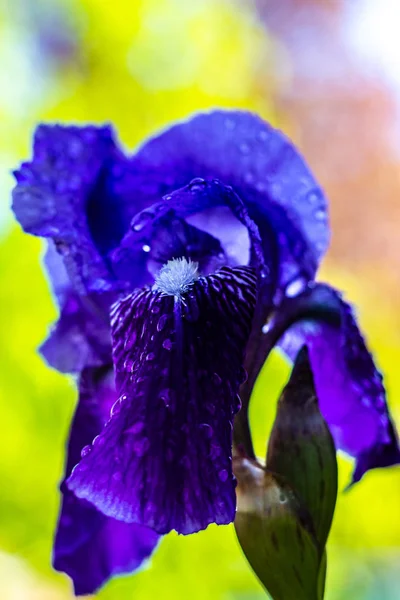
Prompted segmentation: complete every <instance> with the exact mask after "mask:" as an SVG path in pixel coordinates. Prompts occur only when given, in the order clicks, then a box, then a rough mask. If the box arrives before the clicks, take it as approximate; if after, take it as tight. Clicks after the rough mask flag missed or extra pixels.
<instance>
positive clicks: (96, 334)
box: [40, 241, 115, 373]
mask: <svg viewBox="0 0 400 600" xmlns="http://www.w3.org/2000/svg"><path fill="white" fill-rule="evenodd" d="M44 263H45V267H46V270H47V272H48V274H49V276H50V281H51V283H52V287H53V291H54V294H55V296H56V299H57V303H58V304H59V307H60V315H59V319H58V321H57V322H56V324H55V325H54V326H53V328H52V330H51V331H50V335H49V337H48V338H47V340H46V341H45V342H44V343H43V344H42V345H41V347H40V352H41V354H42V356H43V357H44V359H45V360H46V361H47V363H48V364H49V365H50V366H52V367H53V368H54V369H57V370H58V371H61V372H62V373H79V372H80V371H82V369H84V368H85V367H90V366H92V367H95V366H101V365H104V364H108V363H110V356H111V335H110V328H109V319H108V310H109V305H110V303H111V302H112V298H113V295H112V294H110V293H102V294H94V293H92V294H88V295H86V296H79V295H78V294H77V293H76V292H75V290H74V289H73V287H72V285H71V283H70V281H69V279H68V275H67V272H66V270H65V267H64V264H63V260H62V258H61V256H60V255H59V254H58V252H57V251H56V249H55V247H54V244H53V243H52V242H51V241H50V243H49V246H48V249H47V252H46V255H45V259H44ZM114 299H115V297H114Z"/></svg>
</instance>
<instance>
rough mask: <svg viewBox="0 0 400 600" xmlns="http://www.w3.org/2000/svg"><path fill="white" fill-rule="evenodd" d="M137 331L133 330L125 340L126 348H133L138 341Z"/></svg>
mask: <svg viewBox="0 0 400 600" xmlns="http://www.w3.org/2000/svg"><path fill="white" fill-rule="evenodd" d="M136 337H137V336H136V331H132V333H131V334H130V335H129V336H128V337H127V338H126V340H125V342H124V350H131V349H132V348H133V346H134V345H135V342H136Z"/></svg>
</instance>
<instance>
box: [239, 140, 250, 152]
mask: <svg viewBox="0 0 400 600" xmlns="http://www.w3.org/2000/svg"><path fill="white" fill-rule="evenodd" d="M239 148H240V152H241V153H242V154H248V153H249V152H250V146H249V144H247V143H246V142H242V143H241V144H240V146H239Z"/></svg>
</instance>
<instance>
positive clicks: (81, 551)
mask: <svg viewBox="0 0 400 600" xmlns="http://www.w3.org/2000/svg"><path fill="white" fill-rule="evenodd" d="M79 387H80V398H79V404H78V408H77V410H76V413H75V416H74V419H73V422H72V427H71V433H70V438H69V443H68V459H67V465H66V472H65V477H66V478H67V477H69V475H70V473H71V470H72V468H73V466H74V465H75V464H76V463H77V462H78V461H79V460H80V457H81V451H82V449H83V452H85V448H87V444H90V443H91V441H92V440H93V437H94V436H95V435H97V434H98V433H99V432H100V431H101V429H102V427H103V425H104V423H105V421H106V419H107V416H108V414H109V410H110V406H111V405H112V403H113V401H114V400H115V399H116V394H115V389H113V386H112V372H110V370H109V369H107V368H106V369H86V370H85V371H83V373H82V375H81V378H80V386H79ZM61 490H62V494H63V500H62V506H61V511H60V515H59V521H58V525H57V532H56V537H55V542H54V550H53V564H54V568H55V569H57V570H58V571H63V572H65V573H67V574H68V575H69V576H70V577H71V579H72V580H73V583H74V589H75V593H76V594H77V595H85V594H93V593H94V592H95V591H96V590H98V589H99V588H100V587H101V586H102V585H103V584H104V583H105V582H106V581H107V580H108V579H109V578H110V577H112V576H113V575H117V574H121V573H129V572H132V571H134V570H135V569H137V568H138V567H140V565H141V564H142V563H143V561H144V560H146V559H147V558H148V557H149V556H150V555H151V553H152V552H153V550H154V548H155V546H156V545H157V543H158V540H159V536H158V535H157V534H156V533H155V532H154V531H152V530H151V529H148V528H147V527H141V526H140V525H135V524H127V523H123V522H121V521H116V520H115V519H111V518H109V517H106V516H105V515H103V514H102V513H100V512H99V511H98V510H97V509H96V508H95V507H94V506H93V505H92V504H90V503H89V502H87V501H85V500H79V499H78V498H77V497H76V496H74V494H73V493H72V492H70V491H69V490H68V488H67V486H66V485H65V483H63V484H62V486H61Z"/></svg>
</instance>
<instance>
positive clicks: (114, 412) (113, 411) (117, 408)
mask: <svg viewBox="0 0 400 600" xmlns="http://www.w3.org/2000/svg"><path fill="white" fill-rule="evenodd" d="M119 412H121V400H119V399H118V400H117V401H116V402H114V404H113V405H112V407H111V411H110V414H111V416H112V417H115V415H117V414H118V413H119Z"/></svg>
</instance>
